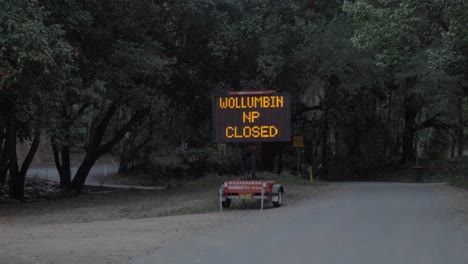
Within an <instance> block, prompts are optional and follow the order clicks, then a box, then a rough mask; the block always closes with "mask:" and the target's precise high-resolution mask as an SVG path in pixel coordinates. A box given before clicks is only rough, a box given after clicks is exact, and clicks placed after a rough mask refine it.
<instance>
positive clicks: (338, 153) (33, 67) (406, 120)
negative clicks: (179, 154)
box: [0, 0, 468, 200]
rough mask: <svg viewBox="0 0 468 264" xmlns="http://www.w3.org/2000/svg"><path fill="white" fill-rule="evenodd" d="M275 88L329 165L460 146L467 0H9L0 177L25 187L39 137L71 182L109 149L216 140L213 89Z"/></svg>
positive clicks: (319, 168) (1, 51)
mask: <svg viewBox="0 0 468 264" xmlns="http://www.w3.org/2000/svg"><path fill="white" fill-rule="evenodd" d="M265 89H267V90H274V91H277V92H284V93H289V94H290V95H291V101H292V113H291V114H292V126H293V134H294V135H303V136H304V139H305V140H304V141H305V147H304V149H303V151H304V154H303V155H304V156H303V162H304V163H305V164H307V166H311V167H312V168H313V169H314V171H316V172H317V173H318V175H319V176H320V177H321V178H323V179H351V178H352V177H355V176H356V175H358V176H359V175H369V174H372V173H374V172H379V171H382V170H395V169H397V168H398V167H400V166H404V165H406V166H410V165H411V164H414V162H415V161H416V160H417V159H418V160H419V159H424V160H438V161H440V160H448V159H452V160H453V159H458V158H459V157H460V158H461V157H462V156H463V150H464V145H466V142H464V141H466V137H467V136H466V135H467V132H466V131H467V129H468V2H466V1H463V0H348V1H346V0H345V1H341V0H340V1H338V0H336V1H330V0H274V1H273V0H200V1H193V0H192V1H189V0H128V1H117V0H61V1H56V0H47V1H46V0H23V1H17V0H0V185H5V184H8V186H9V193H10V197H11V198H14V199H20V200H21V199H22V198H23V196H24V183H25V176H26V173H27V171H28V168H29V166H30V164H31V161H32V160H33V158H34V155H35V153H36V151H37V148H38V146H39V142H40V141H41V140H43V141H44V140H46V141H47V144H48V145H50V151H51V152H53V154H54V158H55V163H56V166H57V169H58V171H59V173H60V180H61V182H60V184H61V186H63V187H67V188H71V189H73V190H75V191H77V192H79V191H80V190H81V189H82V188H83V185H84V183H85V181H86V177H87V175H88V173H89V171H90V169H91V168H92V166H93V165H94V164H95V162H96V161H97V160H98V159H99V158H100V157H101V156H102V155H104V154H106V153H110V152H112V153H114V154H116V155H118V156H120V162H121V166H123V167H124V168H123V169H124V170H125V169H128V168H127V166H128V164H129V162H130V161H132V160H134V159H137V158H138V159H144V158H142V157H144V156H145V155H140V154H138V153H142V152H152V151H156V150H158V149H159V148H160V146H161V145H164V144H166V145H170V146H172V147H173V148H180V146H188V148H189V149H190V148H193V149H196V148H199V149H201V148H206V147H211V148H213V142H212V133H211V129H212V128H211V100H212V96H213V95H214V94H222V93H226V92H227V91H241V90H265ZM24 141H28V142H30V144H29V146H30V149H29V152H28V154H27V155H26V157H25V158H24V159H21V160H20V159H19V158H18V153H17V145H18V143H19V142H24ZM290 145H291V143H269V144H265V145H264V146H263V147H262V149H264V150H265V151H264V152H266V153H268V154H270V156H271V155H276V156H275V157H273V158H271V157H267V156H268V155H263V156H265V157H264V159H265V160H278V159H279V160H284V159H287V156H288V155H290V156H291V155H292V157H294V152H292V151H291V147H290ZM227 147H229V148H242V147H245V146H232V145H229V146H227ZM77 151H79V152H82V153H84V156H83V160H82V161H81V163H80V166H79V168H78V170H77V171H76V172H75V173H74V175H72V174H71V171H70V155H71V153H72V152H77ZM291 153H292V154H291ZM260 155H261V154H260ZM278 157H279V158H278ZM264 163H265V164H267V163H268V162H266V161H264ZM408 164H410V165H408ZM264 167H265V169H269V168H270V167H271V168H273V167H275V166H273V165H271V166H270V165H264ZM276 167H277V166H276ZM271 168H270V169H271ZM276 169H277V168H276Z"/></svg>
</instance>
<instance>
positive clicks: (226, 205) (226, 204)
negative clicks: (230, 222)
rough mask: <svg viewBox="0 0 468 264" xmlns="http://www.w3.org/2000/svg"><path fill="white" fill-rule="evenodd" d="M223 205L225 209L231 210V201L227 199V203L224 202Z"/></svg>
mask: <svg viewBox="0 0 468 264" xmlns="http://www.w3.org/2000/svg"><path fill="white" fill-rule="evenodd" d="M221 205H222V206H223V208H229V206H231V199H226V201H222V202H221Z"/></svg>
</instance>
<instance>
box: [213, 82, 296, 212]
mask: <svg viewBox="0 0 468 264" xmlns="http://www.w3.org/2000/svg"><path fill="white" fill-rule="evenodd" d="M213 140H214V142H218V143H252V152H254V151H255V150H256V143H258V142H289V141H291V103H290V96H289V94H286V93H274V92H273V91H248V92H244V91H241V92H229V94H226V95H215V96H214V97H213ZM255 164H256V161H255V155H252V180H250V181H227V182H225V183H224V184H223V186H221V188H220V190H219V197H220V210H221V211H222V208H228V207H229V206H230V204H231V199H241V200H243V201H245V200H247V199H260V200H261V209H263V204H264V200H270V201H272V203H273V205H274V206H275V207H279V206H281V205H282V203H283V193H284V189H283V186H281V185H280V184H275V182H274V181H263V180H261V181H256V180H253V178H255V170H256V168H255Z"/></svg>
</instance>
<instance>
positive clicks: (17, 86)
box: [0, 0, 73, 200]
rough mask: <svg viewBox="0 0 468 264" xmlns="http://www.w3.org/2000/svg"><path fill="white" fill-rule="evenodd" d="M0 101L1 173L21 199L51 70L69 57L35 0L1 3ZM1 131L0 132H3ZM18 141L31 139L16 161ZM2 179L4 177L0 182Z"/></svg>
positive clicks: (58, 32)
mask: <svg viewBox="0 0 468 264" xmlns="http://www.w3.org/2000/svg"><path fill="white" fill-rule="evenodd" d="M0 6H1V10H0V28H1V30H2V36H1V37H0V47H1V49H0V73H1V76H0V78H1V79H0V92H1V94H0V105H1V106H2V108H1V113H0V114H1V116H2V119H1V120H2V122H3V128H4V136H3V141H4V143H3V150H4V152H3V157H2V168H1V169H0V171H1V172H2V175H1V176H0V178H3V179H4V177H5V176H4V174H3V173H5V172H6V169H5V167H4V166H5V164H7V170H8V174H9V179H8V181H9V186H10V188H9V192H10V197H11V198H14V199H19V200H22V199H23V198H24V180H25V175H26V172H27V170H28V167H29V165H30V163H31V161H32V159H33V157H34V154H35V152H36V150H37V147H38V145H39V140H40V136H41V131H42V121H43V119H44V115H45V114H46V108H47V104H48V103H49V102H50V101H48V97H47V92H48V87H47V86H46V85H45V83H46V82H47V79H48V78H49V77H50V75H51V72H53V71H54V70H55V69H57V68H61V67H63V66H64V65H66V64H67V63H68V62H69V61H71V60H72V54H73V50H72V48H71V47H70V46H69V45H68V44H67V43H66V42H65V41H63V38H62V37H63V31H62V30H61V29H60V27H59V26H57V25H47V24H46V23H45V19H46V17H47V13H46V12H45V11H44V10H43V9H42V8H41V7H39V6H38V5H37V3H36V1H20V2H18V1H9V0H2V1H0ZM2 132H3V131H2ZM17 139H20V140H25V139H33V141H32V145H31V148H30V150H29V153H28V154H27V156H26V159H25V160H24V162H23V163H22V165H21V167H20V166H19V164H18V160H17V153H16V142H17ZM2 181H3V180H2Z"/></svg>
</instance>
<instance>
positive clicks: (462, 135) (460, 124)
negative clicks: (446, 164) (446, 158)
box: [457, 97, 465, 157]
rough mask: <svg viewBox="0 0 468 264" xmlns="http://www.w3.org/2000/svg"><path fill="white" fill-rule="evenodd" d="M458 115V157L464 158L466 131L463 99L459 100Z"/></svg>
mask: <svg viewBox="0 0 468 264" xmlns="http://www.w3.org/2000/svg"><path fill="white" fill-rule="evenodd" d="M457 112H458V113H457V114H458V129H457V130H458V131H457V134H458V140H457V141H458V156H459V157H463V147H464V144H465V142H464V138H465V131H464V120H463V97H460V99H459V100H458V106H457Z"/></svg>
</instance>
